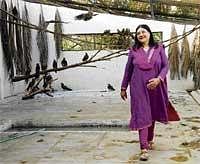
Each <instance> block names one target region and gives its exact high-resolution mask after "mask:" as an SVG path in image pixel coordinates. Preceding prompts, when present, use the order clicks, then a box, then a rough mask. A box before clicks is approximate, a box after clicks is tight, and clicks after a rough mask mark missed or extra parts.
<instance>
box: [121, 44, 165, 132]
mask: <svg viewBox="0 0 200 164" xmlns="http://www.w3.org/2000/svg"><path fill="white" fill-rule="evenodd" d="M153 48H154V52H153V55H152V58H151V59H150V65H151V66H152V69H148V70H143V69H141V65H142V64H141V63H143V64H144V63H145V62H146V63H147V64H149V63H148V62H147V59H148V56H149V53H150V50H149V51H148V52H145V51H144V50H143V48H139V49H134V50H133V49H131V50H130V51H129V55H128V61H127V64H126V68H125V73H124V77H123V80H122V85H121V87H122V88H124V89H126V88H127V87H128V84H130V97H131V119H130V124H129V128H130V129H131V130H138V129H142V128H145V127H149V126H151V124H152V121H159V122H162V123H167V122H168V115H167V108H166V107H167V104H168V94H167V85H166V74H167V72H168V60H167V56H166V54H165V49H164V48H163V45H158V46H157V47H153ZM156 77H160V78H161V79H163V80H162V81H161V83H160V84H159V85H158V86H157V87H156V88H155V89H154V90H149V89H148V88H147V83H148V81H149V80H150V79H152V78H156Z"/></svg>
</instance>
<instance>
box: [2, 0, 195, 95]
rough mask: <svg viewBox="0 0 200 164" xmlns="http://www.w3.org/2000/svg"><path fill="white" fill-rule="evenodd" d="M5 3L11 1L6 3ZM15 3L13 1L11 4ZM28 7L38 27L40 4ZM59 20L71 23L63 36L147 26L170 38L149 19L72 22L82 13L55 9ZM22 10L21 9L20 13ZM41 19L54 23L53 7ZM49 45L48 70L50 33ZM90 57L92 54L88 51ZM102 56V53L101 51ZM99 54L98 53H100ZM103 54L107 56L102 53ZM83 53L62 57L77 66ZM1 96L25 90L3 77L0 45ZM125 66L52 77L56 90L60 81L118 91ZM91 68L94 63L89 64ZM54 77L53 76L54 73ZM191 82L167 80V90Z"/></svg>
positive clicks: (117, 63)
mask: <svg viewBox="0 0 200 164" xmlns="http://www.w3.org/2000/svg"><path fill="white" fill-rule="evenodd" d="M7 2H8V4H9V3H10V0H7ZM19 2H20V8H21V9H22V8H23V5H24V3H22V2H21V1H20V0H19ZM14 3H16V1H14ZM27 8H28V11H29V17H30V22H31V23H32V24H35V25H38V19H39V13H40V5H39V4H32V3H27ZM58 9H59V11H60V15H61V18H62V21H66V22H70V23H69V24H65V25H64V33H66V34H68V33H70V34H71V33H74V34H75V33H98V32H99V33H102V32H103V31H104V30H106V29H110V30H111V32H116V31H117V29H122V28H130V29H131V31H135V28H136V27H137V26H138V25H139V24H148V25H149V26H150V28H151V29H152V31H163V39H164V40H166V39H169V37H170V32H171V23H168V22H159V21H152V20H143V19H137V18H129V17H123V16H114V15H109V14H99V15H97V16H95V17H94V18H93V19H91V20H90V21H87V22H85V21H77V20H74V16H76V15H78V14H80V13H83V12H85V11H79V10H73V9H67V8H63V7H59V8H58ZM21 11H22V10H21ZM43 11H44V16H45V19H46V20H53V19H54V14H55V11H56V7H54V6H47V5H43ZM175 26H176V29H177V32H178V34H182V32H183V25H178V24H176V25H175ZM53 28H54V25H53V24H50V25H49V26H48V29H49V30H52V31H53ZM191 28H192V26H188V27H187V30H189V29H191ZM36 34H37V31H35V30H32V58H33V61H32V66H33V72H34V70H35V64H36V62H39V51H38V48H37V44H36ZM192 38H193V34H192V35H190V36H189V42H190V45H191V43H192V41H193V40H192ZM48 43H49V62H48V63H49V68H50V67H51V65H52V64H51V63H52V61H53V59H54V58H55V45H54V38H53V35H52V34H48ZM88 53H89V54H93V53H94V51H91V52H88ZM102 53H103V52H102ZM102 53H101V54H102ZM104 53H107V52H105V51H104ZM83 55H84V52H63V53H62V56H61V58H60V60H62V57H63V56H65V57H66V59H67V60H68V61H69V64H72V63H76V62H78V61H80V60H81V59H82V56H83ZM0 59H1V61H0V97H2V98H3V97H7V96H10V95H14V94H16V93H19V92H23V91H24V89H25V83H24V82H23V81H21V82H17V83H14V84H13V85H11V84H10V83H9V82H8V80H7V77H5V76H6V73H5V69H4V66H3V62H2V61H3V60H2V59H3V56H2V49H1V45H0ZM125 63H126V57H120V58H117V59H113V60H111V61H109V62H99V63H95V65H96V66H97V67H98V68H80V67H79V68H73V69H68V70H65V71H61V72H59V73H57V74H55V76H54V77H55V78H56V77H57V78H58V79H59V80H58V81H56V82H55V89H59V90H60V82H64V83H66V84H67V85H68V86H69V87H71V88H72V89H74V90H105V89H106V85H107V83H111V84H113V86H114V87H115V88H116V89H119V88H120V83H121V79H122V76H123V71H124V67H125ZM92 65H94V64H92ZM53 75H54V74H53ZM192 85H193V84H192V81H191V80H190V79H189V80H181V81H171V80H169V87H170V88H171V89H174V88H175V89H178V90H179V89H180V90H182V89H184V88H188V87H192Z"/></svg>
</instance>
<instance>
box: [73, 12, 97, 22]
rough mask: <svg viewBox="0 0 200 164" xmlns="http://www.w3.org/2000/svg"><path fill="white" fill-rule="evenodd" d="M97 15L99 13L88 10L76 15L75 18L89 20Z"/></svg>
mask: <svg viewBox="0 0 200 164" xmlns="http://www.w3.org/2000/svg"><path fill="white" fill-rule="evenodd" d="M96 15H98V14H94V13H93V12H92V11H88V12H87V13H83V14H80V15H77V16H75V19H76V20H84V21H88V20H90V19H92V17H93V16H96Z"/></svg>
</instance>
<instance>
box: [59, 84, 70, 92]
mask: <svg viewBox="0 0 200 164" xmlns="http://www.w3.org/2000/svg"><path fill="white" fill-rule="evenodd" d="M60 84H61V88H62V89H63V90H67V91H72V89H71V88H68V87H67V86H66V85H65V84H64V83H60Z"/></svg>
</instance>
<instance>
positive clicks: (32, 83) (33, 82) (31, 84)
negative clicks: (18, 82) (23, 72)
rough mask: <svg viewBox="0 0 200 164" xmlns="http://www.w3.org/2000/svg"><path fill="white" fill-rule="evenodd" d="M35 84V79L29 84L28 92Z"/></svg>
mask: <svg viewBox="0 0 200 164" xmlns="http://www.w3.org/2000/svg"><path fill="white" fill-rule="evenodd" d="M34 84H35V78H33V79H32V80H31V81H30V82H29V84H28V87H27V88H26V90H27V91H29V90H30V89H31V88H32V87H33V86H34Z"/></svg>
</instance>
